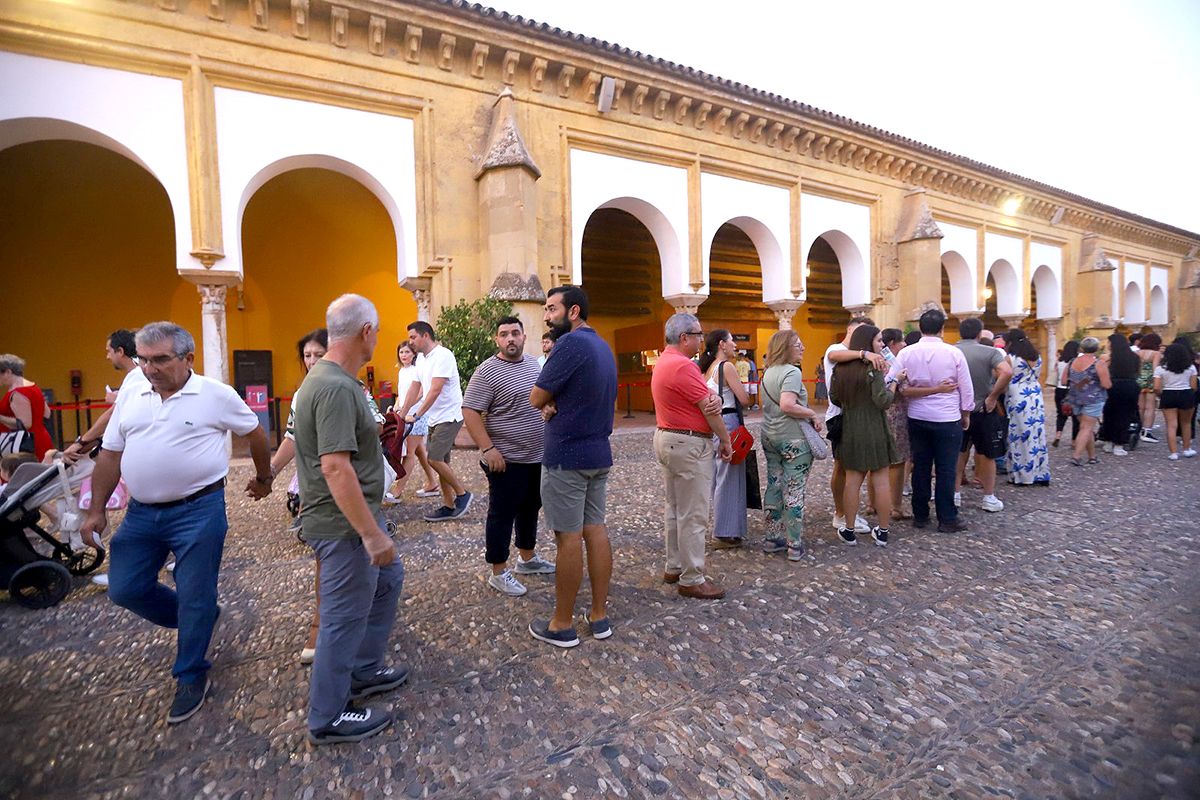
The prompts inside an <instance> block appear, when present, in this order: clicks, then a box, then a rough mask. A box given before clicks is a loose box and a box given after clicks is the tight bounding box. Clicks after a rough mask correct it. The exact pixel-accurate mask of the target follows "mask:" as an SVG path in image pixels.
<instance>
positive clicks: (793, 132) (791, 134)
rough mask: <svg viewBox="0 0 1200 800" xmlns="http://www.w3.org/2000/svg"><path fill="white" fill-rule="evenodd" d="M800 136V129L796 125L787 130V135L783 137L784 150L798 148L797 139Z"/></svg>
mask: <svg viewBox="0 0 1200 800" xmlns="http://www.w3.org/2000/svg"><path fill="white" fill-rule="evenodd" d="M799 136H800V129H799V128H797V127H796V126H795V125H793V126H792V127H790V128H788V129H787V133H785V134H784V135H783V149H784V150H785V151H790V150H791V149H792V148H793V147H795V146H796V139H797V138H798V137H799Z"/></svg>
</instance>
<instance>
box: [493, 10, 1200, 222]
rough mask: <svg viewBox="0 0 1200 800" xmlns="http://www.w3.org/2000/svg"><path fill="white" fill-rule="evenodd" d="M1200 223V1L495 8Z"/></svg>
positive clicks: (1146, 212)
mask: <svg viewBox="0 0 1200 800" xmlns="http://www.w3.org/2000/svg"><path fill="white" fill-rule="evenodd" d="M485 5H492V6H493V7H496V8H500V9H503V10H504V11H508V12H509V13H512V14H520V15H522V16H525V17H527V18H532V19H535V20H537V21H539V22H546V23H549V24H550V25H553V26H556V27H559V28H563V29H565V30H570V31H572V32H574V33H581V34H584V35H586V36H592V37H595V38H597V39H601V40H607V41H609V42H615V43H619V44H621V45H622V46H625V47H629V48H631V49H633V50H640V51H642V52H643V53H648V54H650V55H653V56H657V57H660V58H664V59H667V60H669V61H674V62H676V63H678V64H683V65H685V66H689V67H694V68H696V69H699V70H703V71H705V72H708V73H711V74H714V75H718V76H720V77H723V78H728V79H730V80H735V81H739V82H741V83H744V84H747V85H749V86H752V87H754V88H757V89H762V90H765V91H769V92H774V93H776V94H780V95H783V96H784V97H787V98H790V99H792V100H798V101H800V102H804V103H808V104H810V105H813V106H816V107H817V108H821V109H824V110H825V111H830V112H833V113H835V114H840V115H843V116H847V117H850V118H851V119H854V120H857V121H858V122H863V123H866V124H868V125H874V126H876V127H880V128H883V129H885V130H888V131H891V132H893V133H896V134H900V135H902V136H907V137H909V138H912V139H916V140H917V141H920V142H923V143H925V144H928V145H931V146H933V147H938V148H941V149H943V150H948V151H950V152H952V153H955V154H958V155H961V156H966V157H968V158H973V159H975V160H977V161H982V162H984V163H985V164H990V165H992V166H994V167H999V168H1000V169H1005V170H1008V171H1010V172H1015V173H1017V174H1018V175H1022V176H1024V177H1027V178H1032V179H1034V180H1038V181H1042V182H1043V183H1047V184H1050V185H1051V186H1056V187H1058V188H1060V189H1064V190H1066V191H1070V192H1074V193H1075V194H1079V195H1082V196H1084V197H1088V198H1090V199H1092V200H1096V201H1099V202H1102V203H1107V204H1109V205H1112V206H1115V207H1117V208H1120V209H1123V210H1126V211H1131V212H1133V213H1136V214H1141V215H1142V216H1145V217H1149V218H1151V219H1155V220H1159V221H1160V222H1166V223H1169V224H1172V225H1176V226H1178V227H1181V228H1184V229H1186V230H1190V231H1196V232H1200V154H1198V153H1197V152H1196V151H1197V145H1198V144H1200V0H1007V1H1006V2H1003V3H999V2H995V0H992V1H991V2H988V1H986V0H983V1H981V0H920V2H916V1H914V0H840V2H834V1H832V0H819V2H813V0H792V1H791V2H787V1H786V0H758V1H757V2H755V1H754V0H748V1H743V2H739V3H730V2H722V1H721V0H694V1H693V2H680V1H679V0H671V1H670V2H668V0H604V1H603V2H596V0H493V2H491V3H485Z"/></svg>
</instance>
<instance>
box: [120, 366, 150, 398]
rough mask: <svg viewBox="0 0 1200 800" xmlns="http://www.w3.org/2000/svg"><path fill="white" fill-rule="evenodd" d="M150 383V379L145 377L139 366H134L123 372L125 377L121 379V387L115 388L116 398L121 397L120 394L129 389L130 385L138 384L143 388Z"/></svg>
mask: <svg viewBox="0 0 1200 800" xmlns="http://www.w3.org/2000/svg"><path fill="white" fill-rule="evenodd" d="M149 385H150V381H149V380H147V379H146V373H144V372H142V368H141V367H134V368H133V369H131V370H129V372H126V373H125V377H124V378H123V379H122V380H121V388H119V389H117V399H118V400H119V399H121V398H120V395H122V394H125V393H126V392H128V391H129V389H130V387H133V386H140V387H142V388H143V389H144V388H145V387H147V386H149Z"/></svg>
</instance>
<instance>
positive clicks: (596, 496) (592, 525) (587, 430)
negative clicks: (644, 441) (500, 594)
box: [529, 286, 617, 647]
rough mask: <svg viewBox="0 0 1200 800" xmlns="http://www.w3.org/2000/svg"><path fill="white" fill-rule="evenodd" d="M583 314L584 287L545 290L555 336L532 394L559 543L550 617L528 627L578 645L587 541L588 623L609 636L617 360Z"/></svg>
mask: <svg viewBox="0 0 1200 800" xmlns="http://www.w3.org/2000/svg"><path fill="white" fill-rule="evenodd" d="M587 317H588V299H587V295H586V294H585V293H584V291H583V289H580V288H579V287H578V286H556V287H555V288H553V289H551V290H550V291H549V292H548V293H547V296H546V316H545V321H546V327H548V328H549V329H550V331H551V332H552V333H553V334H554V336H555V340H554V349H553V350H552V351H550V357H549V358H548V359H546V364H545V366H543V367H542V372H541V375H540V376H538V380H537V384H536V385H535V386H534V387H533V391H532V392H531V393H530V396H529V401H530V402H531V403H532V404H533V405H534V407H535V408H540V409H541V410H542V416H543V417H544V418H545V419H546V443H545V449H544V451H543V455H542V467H543V469H542V510H543V512H544V513H545V515H546V525H547V526H548V527H549V528H550V530H552V531H554V535H555V539H556V540H557V542H558V560H557V568H558V571H557V572H556V573H555V581H554V583H555V602H554V616H553V617H551V618H550V619H548V620H546V619H535V620H533V621H532V622H530V623H529V632H530V633H531V634H533V637H534V638H535V639H539V640H540V641H543V642H546V643H548V644H552V645H555V646H556V647H574V646H575V645H577V644H579V636H578V635H577V634H576V633H575V624H574V615H575V596H576V595H577V594H579V585H580V584H581V583H582V582H583V549H584V547H586V548H587V564H588V577H589V578H591V581H592V608H591V610H590V611H589V612H588V624H589V626H590V627H591V631H592V636H593V637H595V638H597V639H607V638H608V637H609V636H611V635H612V627H611V626H610V625H609V623H608V611H607V608H606V604H607V602H608V584H609V580H610V579H611V578H612V547H611V545H610V544H609V542H608V530H607V529H606V528H605V527H604V500H605V486H606V482H607V481H608V470H609V468H610V467H611V466H612V449H611V448H610V447H609V444H608V437H609V436H610V435H612V424H613V409H614V408H615V406H616V401H617V363H616V359H615V358H614V357H613V353H612V349H611V348H609V346H608V343H607V342H605V341H604V340H603V339H601V338H600V335H599V334H598V333H596V331H595V329H594V328H592V327H591V326H589V325H588V324H587Z"/></svg>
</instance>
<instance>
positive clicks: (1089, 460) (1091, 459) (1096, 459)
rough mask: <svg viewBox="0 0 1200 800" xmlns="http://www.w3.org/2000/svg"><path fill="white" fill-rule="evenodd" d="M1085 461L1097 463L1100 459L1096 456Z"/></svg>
mask: <svg viewBox="0 0 1200 800" xmlns="http://www.w3.org/2000/svg"><path fill="white" fill-rule="evenodd" d="M1087 463H1089V464H1099V463H1100V459H1098V458H1089V459H1088V461H1087Z"/></svg>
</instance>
